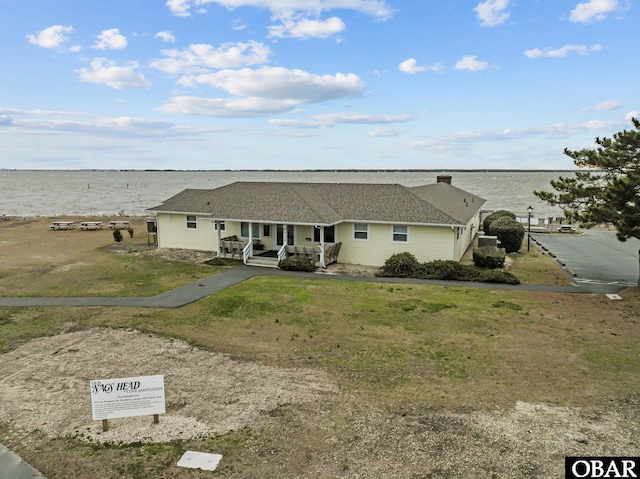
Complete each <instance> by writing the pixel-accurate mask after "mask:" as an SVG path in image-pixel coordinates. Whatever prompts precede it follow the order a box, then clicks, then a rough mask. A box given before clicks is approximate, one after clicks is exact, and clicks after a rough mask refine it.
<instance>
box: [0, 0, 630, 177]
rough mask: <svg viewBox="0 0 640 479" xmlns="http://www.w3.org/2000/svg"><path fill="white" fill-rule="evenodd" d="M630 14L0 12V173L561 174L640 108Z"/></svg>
mask: <svg viewBox="0 0 640 479" xmlns="http://www.w3.org/2000/svg"><path fill="white" fill-rule="evenodd" d="M638 10H639V9H638V6H637V5H634V4H632V2H631V1H630V0H518V1H515V0H484V1H478V0H474V1H450V2H445V1H427V0H421V1H410V0H168V1H166V2H165V1H145V2H141V1H131V0H109V1H104V0H102V1H98V0H56V1H55V2H52V1H51V0H0V61H1V62H2V63H1V64H2V68H0V146H1V148H0V168H20V169H23V168H24V169H77V168H116V169H118V168H132V169H335V168H366V169H369V168H371V169H380V168H425V169H454V168H455V169H459V168H463V169H467V168H469V169H471V168H492V169H510V168H517V169H554V168H572V167H573V163H572V162H571V160H570V158H568V157H566V156H565V155H564V154H563V150H564V148H565V147H567V148H570V149H579V148H583V147H590V146H592V145H593V140H594V138H596V137H603V136H611V135H612V134H613V133H614V132H616V131H619V130H621V129H624V128H630V126H631V122H630V118H631V117H634V116H639V115H640V114H639V113H638V112H639V111H640V62H639V61H638V56H637V52H636V50H637V45H638V43H639V42H638V41H639V40H640V28H639V27H640V15H639V13H638Z"/></svg>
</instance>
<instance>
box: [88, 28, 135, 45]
mask: <svg viewBox="0 0 640 479" xmlns="http://www.w3.org/2000/svg"><path fill="white" fill-rule="evenodd" d="M126 46H127V38H126V37H125V36H124V35H121V34H120V31H119V30H118V29H117V28H112V29H110V30H103V31H102V32H101V33H100V35H98V36H97V40H96V43H95V44H94V45H93V48H96V49H98V50H122V49H123V48H125V47H126Z"/></svg>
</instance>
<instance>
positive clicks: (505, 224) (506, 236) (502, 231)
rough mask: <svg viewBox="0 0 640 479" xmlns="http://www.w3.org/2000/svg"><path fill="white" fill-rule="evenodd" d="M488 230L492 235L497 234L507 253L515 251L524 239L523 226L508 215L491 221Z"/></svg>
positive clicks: (518, 249)
mask: <svg viewBox="0 0 640 479" xmlns="http://www.w3.org/2000/svg"><path fill="white" fill-rule="evenodd" d="M489 231H490V234H491V235H492V236H497V237H498V241H500V246H502V247H503V248H504V249H505V251H506V252H507V253H517V252H518V251H520V248H521V246H522V240H523V239H524V226H522V225H521V224H520V223H518V222H517V221H516V220H514V219H512V218H511V217H509V216H503V217H502V218H498V219H497V220H495V221H492V222H491V225H490V226H489Z"/></svg>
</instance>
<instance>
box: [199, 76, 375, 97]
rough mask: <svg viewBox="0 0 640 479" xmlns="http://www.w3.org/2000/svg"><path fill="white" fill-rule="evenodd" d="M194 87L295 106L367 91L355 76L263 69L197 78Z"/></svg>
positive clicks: (352, 95) (353, 95) (356, 94)
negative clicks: (285, 102) (203, 85)
mask: <svg viewBox="0 0 640 479" xmlns="http://www.w3.org/2000/svg"><path fill="white" fill-rule="evenodd" d="M189 81H190V82H192V83H193V84H205V85H209V86H211V87H214V88H220V89H222V90H225V91H226V92H228V93H230V94H232V95H237V96H249V97H259V98H266V99H271V100H279V101H293V102H295V103H318V102H322V101H327V100H333V99H336V98H343V97H355V96H358V95H360V94H361V93H362V91H363V90H364V82H363V81H362V80H361V79H360V77H358V76H357V75H355V74H353V73H347V74H344V73H337V74H335V75H315V74H312V73H308V72H305V71H303V70H289V69H287V68H282V67H277V68H271V67H261V68H258V69H255V70H253V69H250V68H243V69H241V70H221V71H219V72H215V73H208V74H202V75H196V76H194V77H192V78H190V79H189Z"/></svg>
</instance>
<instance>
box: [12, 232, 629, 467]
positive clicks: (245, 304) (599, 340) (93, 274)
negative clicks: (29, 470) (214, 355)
mask: <svg viewBox="0 0 640 479" xmlns="http://www.w3.org/2000/svg"><path fill="white" fill-rule="evenodd" d="M70 233H72V234H76V233H77V232H70ZM2 234H4V235H5V241H8V242H10V241H11V238H10V235H9V236H8V235H6V231H5V232H0V235H2ZM1 238H2V236H0V239H1ZM79 255H80V257H81V259H77V258H76V259H73V258H71V259H70V258H68V257H65V259H64V260H63V261H62V264H76V263H83V264H82V265H78V266H77V267H75V268H74V269H73V271H70V270H68V271H58V268H59V265H60V261H58V262H57V263H56V262H55V261H54V262H52V264H49V265H47V266H46V267H47V268H48V270H47V271H45V270H44V269H43V268H44V266H43V265H34V264H28V265H27V266H25V267H23V268H19V267H15V268H13V267H11V268H5V269H4V273H3V276H2V277H0V294H2V295H5V296H6V295H14V294H15V295H32V294H38V293H39V292H41V294H42V295H46V296H49V295H80V294H87V295H122V294H131V295H149V294H155V293H156V292H159V291H160V290H163V289H167V288H170V287H173V286H175V285H177V284H182V283H184V282H186V281H189V280H192V279H193V278H198V277H202V276H203V275H205V274H206V275H208V274H213V273H215V272H216V269H215V268H214V267H210V266H203V265H193V264H189V263H182V262H173V261H168V260H166V259H162V258H157V257H153V258H148V257H142V256H141V257H136V256H131V255H126V254H119V253H115V252H114V251H113V248H112V247H111V246H110V244H108V243H104V242H103V244H100V245H97V246H96V247H95V248H89V250H88V251H86V252H79ZM56 265H58V266H56ZM38 268H40V269H38ZM511 271H512V272H514V273H515V274H516V275H517V276H518V277H519V278H520V279H521V281H522V282H523V283H529V284H564V283H565V282H566V281H567V278H566V275H565V274H564V273H563V272H562V271H561V270H560V269H559V268H558V267H557V265H555V263H554V262H553V261H552V260H550V259H549V258H548V257H546V256H544V255H542V254H540V253H539V252H538V251H537V250H536V249H535V248H532V251H531V252H526V248H525V249H524V250H523V252H521V253H519V254H517V255H515V256H513V265H512V268H511ZM53 277H55V278H56V280H53V279H52V278H53ZM14 281H15V282H14ZM14 284H15V285H16V286H15V289H14V286H13V285H14ZM622 296H623V298H624V299H623V301H618V302H614V301H610V300H608V299H607V298H606V297H604V296H601V295H585V294H551V293H540V292H519V291H503V290H491V289H488V290H485V289H474V288H470V287H466V286H465V285H464V284H461V286H459V287H439V286H427V285H397V284H395V285H391V284H386V283H385V284H381V283H365V282H362V283H359V282H350V281H338V280H331V281H328V280H323V279H321V278H319V279H317V280H316V279H313V280H311V279H304V280H300V279H296V278H280V277H257V278H254V279H252V280H250V281H247V282H245V283H242V284H240V285H238V286H235V287H232V288H229V289H227V290H225V291H222V292H221V293H218V294H216V295H214V296H211V297H208V298H206V299H204V300H201V301H198V302H196V303H192V304H190V305H187V306H185V307H183V308H179V309H153V308H151V309H135V308H131V309H128V308H107V307H92V308H2V309H0V353H6V352H8V351H12V350H14V349H16V348H18V347H19V346H20V345H21V344H24V343H26V342H28V341H29V340H31V339H33V338H36V337H41V336H47V335H56V334H58V333H60V332H62V331H73V330H82V329H87V328H92V327H97V326H107V327H112V328H132V329H136V330H139V331H142V332H145V333H149V334H154V335H160V336H165V337H170V338H179V339H182V340H184V341H186V342H188V343H190V344H193V345H197V346H199V347H201V348H203V349H206V350H210V351H215V352H222V353H225V354H228V355H230V357H232V358H234V359H235V360H238V361H243V362H249V363H255V364H260V365H266V366H273V367H283V368H310V369H312V370H317V371H321V372H322V373H323V374H326V375H327V376H328V377H330V378H331V380H332V381H333V382H334V383H335V384H337V385H338V387H339V396H337V397H336V398H333V399H327V400H326V401H325V402H322V403H319V404H316V405H309V404H307V405H298V406H292V405H286V404H283V405H282V408H281V409H279V410H277V411H273V412H272V415H273V417H272V420H271V422H270V423H268V425H266V426H263V427H261V428H259V429H251V428H245V429H242V430H238V431H233V432H230V433H229V434H225V435H221V436H216V437H210V438H207V439H203V440H201V441H196V442H188V443H187V442H184V443H183V442H179V443H171V444H157V445H142V444H138V445H134V446H129V447H114V446H98V445H95V444H93V445H87V444H84V443H82V442H80V441H78V440H75V439H71V438H67V439H57V440H50V439H47V438H46V437H44V436H42V435H41V434H39V433H38V432H37V431H36V432H29V431H18V430H15V429H13V428H12V426H11V424H4V425H0V442H4V443H5V444H7V445H8V446H10V447H12V448H14V449H16V450H17V451H18V452H20V453H21V454H23V455H24V456H25V457H26V458H27V459H28V460H30V461H32V462H34V463H35V465H37V466H40V468H41V469H43V470H44V471H45V473H46V474H47V475H48V476H49V478H50V479H54V478H61V477H65V478H67V477H79V478H80V477H105V478H107V477H108V478H111V477H137V478H143V477H179V478H192V477H217V476H218V475H219V476H220V477H238V478H239V477H256V478H257V477H261V478H276V477H465V476H464V473H463V472H461V471H463V469H460V468H461V467H462V466H460V465H459V463H460V461H459V458H460V457H461V455H464V454H466V452H468V451H466V452H465V449H464V445H465V444H467V445H468V447H469V448H471V447H473V448H475V449H473V450H474V451H476V449H477V451H480V452H479V453H478V457H480V456H481V455H482V456H483V457H484V459H483V460H482V461H480V459H477V458H476V459H473V461H475V462H473V461H472V462H473V464H476V466H475V467H476V469H475V471H476V474H479V475H475V476H473V477H492V475H493V477H540V478H542V477H549V476H548V474H549V471H560V470H561V469H560V468H561V467H563V462H562V457H556V456H557V455H558V454H560V456H562V454H561V453H559V452H558V451H561V450H570V451H574V449H571V448H567V449H562V447H565V446H562V447H560V446H558V448H557V449H554V450H553V451H554V452H553V453H549V452H544V451H541V447H540V445H537V446H535V445H533V446H531V448H530V449H527V447H529V446H526V444H525V443H526V441H524V442H523V439H522V438H521V437H519V438H518V439H517V441H516V442H513V443H509V441H507V440H506V439H504V441H506V442H503V440H497V439H495V438H494V439H492V440H491V441H486V440H484V439H482V438H481V437H480V436H477V435H474V434H476V433H473V434H472V433H468V431H466V429H464V427H463V422H462V421H463V419H461V417H462V416H460V415H461V414H473V415H478V414H489V412H491V411H497V410H507V409H509V408H512V407H513V406H514V404H518V403H520V402H521V403H526V404H544V405H546V406H545V407H553V408H576V409H575V410H582V408H587V409H588V411H589V414H596V413H595V412H593V411H596V410H599V411H601V413H602V414H604V415H606V414H612V412H611V411H612V409H606V408H611V407H613V406H612V404H615V405H619V404H623V403H625V401H629V400H630V399H629V398H634V397H636V395H637V393H638V391H640V361H639V358H640V328H638V318H639V317H640V294H639V292H638V290H637V289H635V288H634V289H629V290H626V291H624V292H623V293H622ZM0 402H1V401H0ZM1 407H2V406H0V408H1ZM616 407H617V406H616ZM594 408H595V409H594ZM603 408H604V409H603ZM562 410H563V411H564V410H565V409H562ZM571 410H572V411H573V410H574V409H571ZM441 411H446V414H447V415H446V418H447V420H446V421H445V422H446V424H445V423H444V422H442V421H443V420H442V417H444V416H442V417H441V416H438V417H440V418H441V420H440V422H438V421H436V422H433V421H434V419H433V418H434V417H435V416H434V414H436V413H438V414H439V412H441ZM469 417H471V416H469ZM473 417H474V418H476V419H474V421H476V422H478V421H480V419H478V418H479V417H480V416H473ZM482 417H484V416H482ZM589 417H591V416H589ZM407 418H412V419H411V421H413V422H411V421H409V420H408V419H407ZM629 419H630V420H632V421H636V423H637V419H638V416H637V415H636V416H634V417H632V418H629ZM407 421H409V422H408V423H407ZM405 423H407V424H409V425H411V424H413V426H410V427H409V426H407V427H409V429H403V430H402V431H403V432H400V431H399V429H398V427H399V426H398V424H405ZM465 427H466V426H465ZM531 427H533V426H531ZM588 429H589V428H588V427H586V426H585V427H584V428H583V429H582V430H583V432H584V431H587V432H588ZM354 431H355V432H354ZM411 431H413V432H411ZM429 431H431V432H429ZM587 432H584V433H585V434H587ZM556 433H557V434H559V435H562V434H563V433H562V431H561V430H558V431H556ZM600 433H602V431H601V432H600ZM505 434H506V433H505ZM588 434H591V432H588ZM593 434H595V433H593ZM602 434H604V433H602ZM418 436H419V437H420V438H422V439H421V441H422V442H420V444H423V446H419V445H415V447H414V449H415V448H419V447H424V448H425V449H424V451H422V452H420V453H419V454H418V452H416V451H408V450H407V448H408V447H409V446H402V445H401V444H402V443H403V441H405V442H406V444H412V445H414V442H413V441H414V440H417V439H416V438H417V437H418ZM364 437H366V438H367V439H366V440H364V439H363V438H364ZM496 437H497V436H496ZM505 437H506V436H505ZM591 437H593V436H589V438H590V439H589V441H591V442H590V443H589V444H584V443H579V444H578V446H580V447H583V449H576V450H575V451H574V452H580V453H584V454H585V455H589V453H590V452H594V451H596V452H602V449H599V447H600V445H598V446H597V447H596V443H597V441H592V440H591ZM634 437H636V436H634ZM429 438H431V439H429ZM434 438H440V439H438V441H436V439H434ZM636 438H637V437H636ZM430 440H433V441H436V442H434V443H430V442H429V441H430ZM492 441H493V442H492ZM516 443H517V444H518V446H515V445H513V444H516ZM416 444H417V443H416ZM508 444H511V445H508ZM523 444H525V445H523ZM531 444H533V443H531ZM572 444H573V443H572ZM356 446H357V448H356ZM534 446H535V447H534ZM412 447H413V446H412ZM518 447H521V448H524V449H518ZM549 447H551V446H549ZM571 447H574V446H573V445H572V446H571ZM594 447H595V448H596V449H593V448H594ZM603 447H604V446H603ZM612 447H613V446H612ZM430 448H431V449H430ZM483 448H486V449H483ZM501 448H502V449H501ZM590 448H591V449H590ZM186 449H195V450H206V451H211V452H220V453H223V454H224V456H225V459H224V461H223V463H222V464H221V467H220V469H219V470H218V472H216V474H215V475H213V476H212V475H211V474H210V473H209V475H206V474H204V473H202V472H197V471H193V470H184V469H179V468H175V467H174V466H172V464H174V463H175V461H177V458H179V456H180V454H181V453H182V452H183V451H184V450H186ZM469 450H471V449H469ZM613 450H614V451H617V452H618V453H620V454H622V453H625V454H629V455H634V454H635V455H637V454H636V453H637V447H636V446H633V447H632V446H628V447H626V449H625V448H624V447H622V448H621V449H615V448H614V449H613ZM385 451H396V452H397V457H396V458H393V457H388V458H387V464H386V465H384V466H383V465H382V464H379V463H378V462H377V461H379V460H380V456H381V455H382V456H384V455H385V454H386V452H385ZM429 451H431V452H429ZM482 451H484V452H482ZM500 451H502V452H500ZM523 451H527V452H528V453H530V454H531V457H525V458H521V459H517V458H518V457H521V456H522V454H523ZM632 453H633V454H632ZM412 454H416V455H412ZM511 454H513V457H512V455H511ZM554 454H555V456H554ZM417 457H420V458H422V459H421V461H420V462H419V463H415V464H412V463H411V461H412V460H413V459H412V458H414V459H415V458H417ZM474 457H475V456H474ZM415 460H416V461H417V459H415ZM511 460H513V461H515V462H516V463H518V469H517V471H516V472H515V473H513V474H511V473H506V472H505V471H506V469H504V468H505V467H506V464H507V463H508V462H509V461H511ZM483 461H484V462H483ZM518 461H520V462H518ZM527 461H528V462H527ZM525 463H526V464H525ZM74 464H80V465H82V466H83V467H84V468H85V470H86V471H92V472H87V475H83V474H82V473H75V472H74V473H71V472H70V471H71V469H70V468H71V467H72V466H73V465H74ZM106 464H116V466H115V468H111V469H110V471H111V472H106V471H103V469H101V467H108V466H106ZM318 464H320V465H322V467H321V468H320V469H317V470H315V472H314V467H318ZM151 465H154V466H153V467H156V469H150V468H152V466H151ZM391 466H393V467H392V468H391V469H384V467H391ZM393 468H395V469H393ZM528 468H529V469H528ZM96 471H103V472H100V473H98V472H96ZM375 471H377V472H375ZM380 471H386V472H384V473H383V472H380ZM394 471H395V472H394ZM526 471H530V472H528V473H527V472H526ZM91 474H93V475H91ZM466 477H472V476H466Z"/></svg>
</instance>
